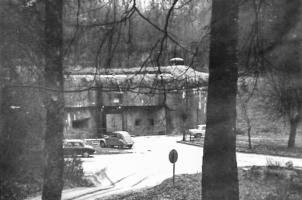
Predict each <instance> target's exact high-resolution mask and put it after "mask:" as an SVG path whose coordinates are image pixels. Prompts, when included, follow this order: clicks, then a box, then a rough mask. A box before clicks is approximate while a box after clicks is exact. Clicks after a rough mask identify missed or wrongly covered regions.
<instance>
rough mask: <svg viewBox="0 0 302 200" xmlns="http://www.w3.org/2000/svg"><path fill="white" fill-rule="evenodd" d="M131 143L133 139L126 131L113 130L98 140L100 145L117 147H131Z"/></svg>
mask: <svg viewBox="0 0 302 200" xmlns="http://www.w3.org/2000/svg"><path fill="white" fill-rule="evenodd" d="M133 144H134V141H133V139H132V138H131V136H130V134H129V133H128V132H127V131H114V132H112V133H110V134H109V135H107V136H105V137H104V138H103V139H102V140H101V141H100V146H101V147H111V148H113V147H118V148H120V149H121V148H125V147H126V148H129V149H131V148H132V146H133Z"/></svg>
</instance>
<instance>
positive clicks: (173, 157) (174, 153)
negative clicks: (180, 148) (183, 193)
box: [169, 149, 178, 186]
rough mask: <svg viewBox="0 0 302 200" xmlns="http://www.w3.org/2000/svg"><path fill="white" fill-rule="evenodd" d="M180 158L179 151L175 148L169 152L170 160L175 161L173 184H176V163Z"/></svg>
mask: <svg viewBox="0 0 302 200" xmlns="http://www.w3.org/2000/svg"><path fill="white" fill-rule="evenodd" d="M177 158H178V153H177V151H176V150H175V149H172V150H171V151H170V153H169V160H170V162H171V163H173V186H174V184H175V163H176V161H177Z"/></svg>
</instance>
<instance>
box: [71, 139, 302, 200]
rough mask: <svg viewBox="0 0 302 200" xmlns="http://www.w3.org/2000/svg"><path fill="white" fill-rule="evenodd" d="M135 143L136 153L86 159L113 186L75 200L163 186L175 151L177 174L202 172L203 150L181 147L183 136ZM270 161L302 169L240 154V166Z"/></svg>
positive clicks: (86, 167)
mask: <svg viewBox="0 0 302 200" xmlns="http://www.w3.org/2000/svg"><path fill="white" fill-rule="evenodd" d="M134 140H135V145H134V147H133V149H132V150H121V151H122V153H121V154H111V155H95V156H94V157H93V158H85V159H83V161H84V162H83V168H84V171H85V173H86V174H88V175H89V174H91V175H92V174H97V175H98V176H97V177H98V179H99V180H100V182H101V183H102V186H101V187H105V186H111V188H110V189H106V190H100V191H96V192H91V193H90V194H89V195H83V196H81V197H77V198H72V199H74V200H75V199H76V200H84V199H85V200H90V199H91V200H94V199H96V198H101V197H105V196H108V195H111V194H116V193H120V192H124V191H129V190H135V189H140V188H144V187H150V186H154V185H157V184H160V183H161V182H162V181H163V180H164V179H166V178H170V177H171V176H172V164H171V163H170V162H169V159H168V154H169V152H170V150H172V149H176V150H177V151H178V161H177V163H176V174H185V173H189V174H192V173H197V172H201V166H202V154H203V149H202V148H200V147H196V146H190V145H184V144H180V143H177V142H176V141H179V140H181V136H146V137H136V138H134ZM267 160H274V161H279V162H281V163H285V162H287V161H289V160H291V161H292V162H293V163H294V166H300V167H302V160H301V159H292V158H290V159H289V158H283V157H276V156H267V155H256V154H245V153H237V163H238V166H251V165H265V164H266V163H267ZM101 187H100V188H101Z"/></svg>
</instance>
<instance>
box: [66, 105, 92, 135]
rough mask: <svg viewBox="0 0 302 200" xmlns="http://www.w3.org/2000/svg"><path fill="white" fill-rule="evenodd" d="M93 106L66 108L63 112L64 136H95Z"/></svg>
mask: <svg viewBox="0 0 302 200" xmlns="http://www.w3.org/2000/svg"><path fill="white" fill-rule="evenodd" d="M96 135H97V133H96V111H95V108H93V107H92V108H73V109H67V110H66V113H65V129H64V137H65V138H95V137H96Z"/></svg>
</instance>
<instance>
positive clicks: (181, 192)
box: [102, 167, 302, 200]
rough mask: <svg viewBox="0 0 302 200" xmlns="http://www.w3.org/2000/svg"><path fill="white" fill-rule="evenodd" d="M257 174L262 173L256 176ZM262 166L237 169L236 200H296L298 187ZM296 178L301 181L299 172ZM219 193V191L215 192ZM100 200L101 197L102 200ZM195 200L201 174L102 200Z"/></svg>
mask: <svg viewBox="0 0 302 200" xmlns="http://www.w3.org/2000/svg"><path fill="white" fill-rule="evenodd" d="M257 171H261V172H263V173H262V174H263V176H259V174H257ZM265 173H266V167H252V168H250V169H248V170H247V169H243V168H241V169H239V170H238V174H239V175H238V176H239V190H240V200H281V199H282V200H298V199H299V200H300V199H302V190H301V189H302V186H300V185H298V186H297V184H295V183H294V182H293V181H292V180H285V179H284V178H282V177H277V178H276V177H273V176H266V175H265ZM298 177H300V179H299V181H300V182H301V177H302V176H301V171H299V174H298ZM217 192H219V191H217ZM102 199H104V198H102ZM116 199H119V200H141V199H144V200H198V199H201V174H192V175H188V174H184V175H179V176H176V179H175V186H173V184H172V179H167V180H165V181H163V182H162V183H161V184H160V185H158V186H155V187H152V188H149V189H144V190H140V191H134V192H128V193H123V194H119V195H113V196H111V197H108V198H105V200H116Z"/></svg>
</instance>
